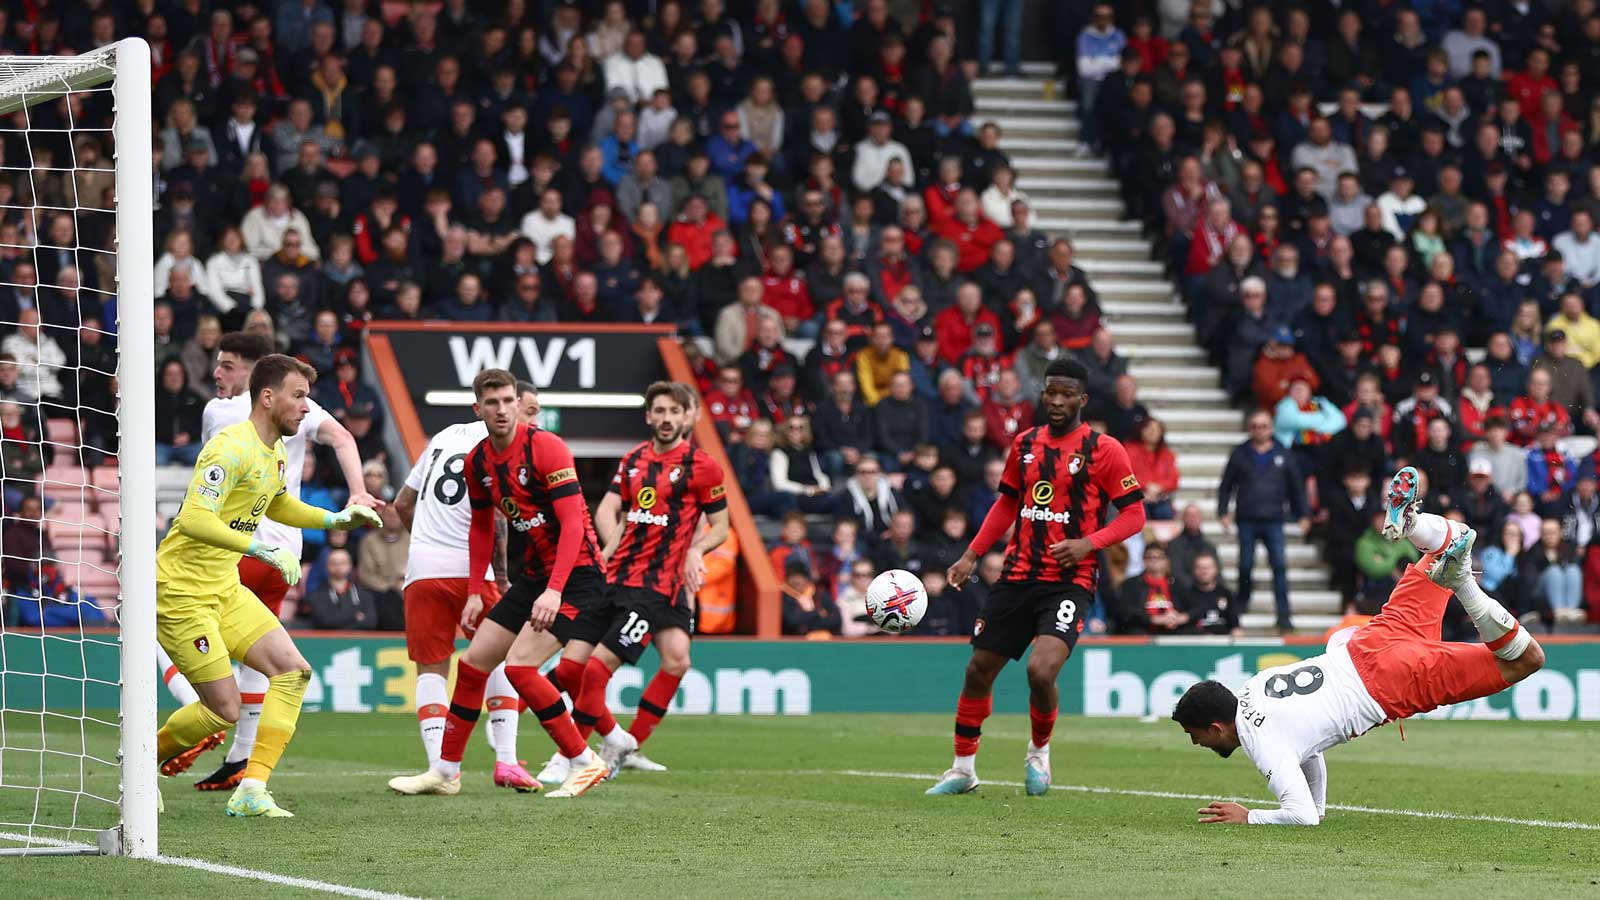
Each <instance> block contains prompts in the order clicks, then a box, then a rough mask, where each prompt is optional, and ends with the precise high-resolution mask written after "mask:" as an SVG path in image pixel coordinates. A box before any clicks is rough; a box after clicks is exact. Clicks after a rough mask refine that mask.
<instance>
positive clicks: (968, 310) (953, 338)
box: [933, 281, 1000, 365]
mask: <svg viewBox="0 0 1600 900" xmlns="http://www.w3.org/2000/svg"><path fill="white" fill-rule="evenodd" d="M979 325H988V326H989V327H990V328H993V329H994V330H995V331H996V332H998V331H999V330H1000V317H999V316H997V315H995V314H994V311H993V310H991V309H989V308H988V307H986V306H984V305H983V291H982V289H980V288H979V287H978V286H977V285H976V284H974V283H973V282H970V281H964V282H962V283H961V286H960V287H958V288H956V302H955V305H954V306H951V307H949V308H948V309H946V310H945V311H944V312H942V313H939V315H937V316H935V317H934V319H933V330H934V331H936V332H938V333H939V356H940V357H941V358H942V359H944V361H945V362H947V363H949V364H951V365H955V364H956V363H958V362H960V361H961V357H962V356H965V355H966V352H967V351H968V350H970V349H972V334H973V332H974V331H975V330H977V327H978V326H979Z"/></svg>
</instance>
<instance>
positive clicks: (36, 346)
mask: <svg viewBox="0 0 1600 900" xmlns="http://www.w3.org/2000/svg"><path fill="white" fill-rule="evenodd" d="M0 353H9V354H10V355H11V358H12V359H14V360H16V363H17V372H18V377H17V386H18V387H20V388H22V389H23V390H25V391H27V392H28V393H29V394H32V395H33V396H35V397H39V398H41V399H44V400H60V399H61V371H62V370H63V369H65V368H66V367H67V354H66V353H65V352H63V351H62V349H61V345H60V344H57V343H56V341H55V338H52V337H50V336H49V335H46V334H43V333H41V332H40V330H39V310H38V309H35V308H33V307H29V308H27V309H24V310H22V311H21V312H19V313H17V331H16V333H15V334H13V335H11V336H10V337H8V338H6V339H5V340H4V341H0Z"/></svg>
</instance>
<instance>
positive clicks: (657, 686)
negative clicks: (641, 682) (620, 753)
mask: <svg viewBox="0 0 1600 900" xmlns="http://www.w3.org/2000/svg"><path fill="white" fill-rule="evenodd" d="M682 680H683V676H682V675H674V674H672V673H671V672H668V671H667V670H666V669H659V670H657V671H656V675H655V677H654V678H652V679H650V684H649V685H647V686H646V687H645V689H644V696H642V697H640V698H639V714H638V715H636V716H634V717H633V725H632V726H630V727H629V728H628V733H629V734H631V735H633V737H634V739H635V740H637V741H638V742H639V743H641V744H643V743H644V742H645V741H647V740H649V739H650V733H651V732H652V731H655V730H656V726H657V725H660V724H661V720H662V719H664V718H666V716H667V705H668V704H670V703H671V702H672V698H673V697H676V696H677V695H678V682H680V681H682Z"/></svg>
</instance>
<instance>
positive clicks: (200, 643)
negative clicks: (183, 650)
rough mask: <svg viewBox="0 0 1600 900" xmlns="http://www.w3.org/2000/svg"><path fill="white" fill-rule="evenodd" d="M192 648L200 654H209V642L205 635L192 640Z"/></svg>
mask: <svg viewBox="0 0 1600 900" xmlns="http://www.w3.org/2000/svg"><path fill="white" fill-rule="evenodd" d="M194 648H195V649H196V650H199V651H200V652H201V653H210V652H211V641H210V640H209V639H207V638H206V636H205V635H201V636H200V637H197V638H195V639H194Z"/></svg>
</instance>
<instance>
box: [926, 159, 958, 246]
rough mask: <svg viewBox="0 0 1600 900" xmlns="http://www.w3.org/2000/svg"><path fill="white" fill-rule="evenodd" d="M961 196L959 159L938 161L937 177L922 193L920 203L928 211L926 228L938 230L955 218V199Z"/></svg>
mask: <svg viewBox="0 0 1600 900" xmlns="http://www.w3.org/2000/svg"><path fill="white" fill-rule="evenodd" d="M960 194H961V157H959V156H946V157H944V158H942V159H940V160H939V177H938V178H937V179H936V180H935V182H934V183H933V184H930V185H928V187H927V188H926V189H924V190H923V192H922V203H923V205H924V206H925V207H926V208H927V211H928V227H929V228H932V229H938V228H939V227H940V226H941V225H943V224H944V223H945V222H948V221H950V220H951V219H953V218H955V214H956V198H957V197H958V196H960Z"/></svg>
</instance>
